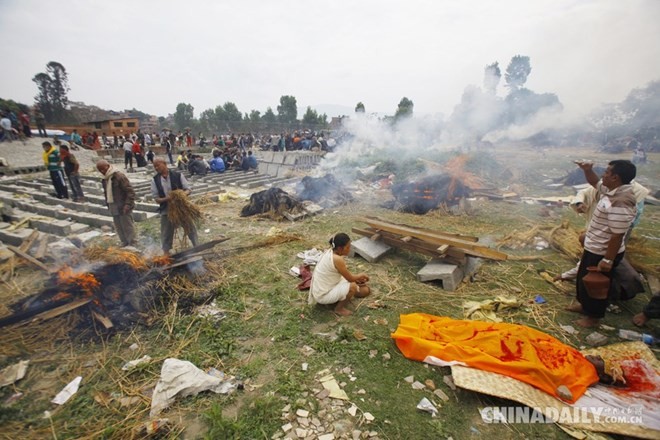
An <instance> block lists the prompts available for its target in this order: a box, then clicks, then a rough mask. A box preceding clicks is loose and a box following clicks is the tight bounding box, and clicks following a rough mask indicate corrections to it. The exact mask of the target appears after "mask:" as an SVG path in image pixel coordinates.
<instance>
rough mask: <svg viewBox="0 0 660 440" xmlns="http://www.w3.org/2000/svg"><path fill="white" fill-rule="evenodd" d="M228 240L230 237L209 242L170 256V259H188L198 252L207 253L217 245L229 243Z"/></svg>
mask: <svg viewBox="0 0 660 440" xmlns="http://www.w3.org/2000/svg"><path fill="white" fill-rule="evenodd" d="M227 240H229V237H222V238H218V239H216V240H212V241H208V242H206V243H202V244H199V245H197V246H195V247H191V248H188V249H186V250H183V251H181V252H177V253H176V254H172V255H170V258H172V260H180V259H182V258H184V257H186V258H187V257H188V256H189V255H192V254H195V253H197V252H201V251H205V250H207V249H211V248H212V247H214V246H215V245H217V244H220V243H222V242H224V241H227Z"/></svg>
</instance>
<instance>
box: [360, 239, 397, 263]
mask: <svg viewBox="0 0 660 440" xmlns="http://www.w3.org/2000/svg"><path fill="white" fill-rule="evenodd" d="M391 249H392V248H391V247H390V246H388V245H386V244H385V243H383V242H380V241H373V240H371V239H369V238H367V237H362V238H361V239H359V240H357V241H352V242H351V253H354V254H357V255H359V256H361V257H362V258H364V259H365V260H367V261H368V262H369V263H375V262H376V261H378V260H380V258H381V257H382V256H383V255H385V254H386V253H388V252H389V251H390V250H391Z"/></svg>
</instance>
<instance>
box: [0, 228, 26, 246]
mask: <svg viewBox="0 0 660 440" xmlns="http://www.w3.org/2000/svg"><path fill="white" fill-rule="evenodd" d="M33 231H34V230H33V229H29V228H23V229H15V230H13V231H8V230H6V229H2V230H0V241H1V242H3V243H5V244H10V245H12V246H20V245H21V243H23V240H25V239H26V238H28V237H29V236H30V234H32V232H33Z"/></svg>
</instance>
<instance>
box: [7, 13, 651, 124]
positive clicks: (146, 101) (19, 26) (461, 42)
mask: <svg viewBox="0 0 660 440" xmlns="http://www.w3.org/2000/svg"><path fill="white" fill-rule="evenodd" d="M0 41H3V54H2V63H1V68H0V72H1V73H0V97H2V98H5V99H14V100H16V101H19V102H24V103H32V101H33V98H34V96H35V95H36V93H37V88H36V84H35V83H33V82H32V77H33V76H34V75H35V74H36V73H38V72H42V71H45V66H46V64H47V63H48V62H49V61H58V62H60V63H61V64H63V65H64V67H65V68H66V69H67V71H68V73H69V86H70V88H71V91H70V92H69V99H70V100H73V101H84V102H85V103H87V104H93V105H97V106H100V107H102V108H106V109H113V110H122V109H126V108H133V107H135V108H137V109H140V110H142V111H145V112H147V113H151V114H156V115H166V114H168V113H173V112H174V110H175V108H176V105H177V103H179V102H186V103H190V104H192V105H193V106H194V108H195V116H198V115H199V113H200V112H202V111H203V110H205V109H208V108H213V107H215V106H216V105H218V104H223V103H225V102H227V101H231V102H234V103H235V104H236V105H237V106H238V108H239V110H241V111H242V112H243V113H245V112H249V111H250V110H253V109H255V110H259V111H261V112H262V113H263V111H265V110H266V108H267V107H268V106H270V107H272V108H273V110H274V111H275V112H276V107H277V105H278V103H279V98H280V96H282V95H293V96H295V97H296V99H297V102H298V105H299V107H301V106H302V107H305V106H307V105H311V106H312V107H315V106H319V105H324V104H335V105H343V106H346V107H348V108H349V109H351V110H352V109H353V108H354V107H355V105H356V104H357V102H359V101H362V102H363V103H364V104H365V106H366V110H367V112H384V113H388V114H393V113H394V111H395V109H396V106H397V104H398V103H399V101H400V100H401V98H402V97H404V96H405V97H408V98H409V99H411V100H412V101H413V102H414V104H415V107H414V111H415V113H416V114H420V113H425V114H428V113H430V114H434V113H444V114H445V116H448V115H449V114H450V113H451V111H452V109H453V107H454V106H455V105H456V104H457V103H458V102H459V101H460V97H461V94H462V92H463V89H464V88H465V86H466V85H468V84H475V85H481V83H482V79H483V68H484V66H486V65H487V64H489V63H491V62H494V61H499V63H500V66H501V69H502V71H503V72H504V70H505V69H506V66H507V65H508V63H509V60H510V59H511V57H512V56H514V55H517V54H521V55H528V56H529V57H530V58H531V65H532V73H531V75H530V77H529V79H528V82H527V84H526V86H527V87H528V88H530V89H532V90H534V91H535V92H537V93H544V92H554V93H557V94H558V96H559V98H560V100H561V101H562V103H563V104H564V105H565V108H566V110H567V111H568V112H571V113H579V112H583V111H586V110H589V109H591V108H593V107H594V106H596V105H598V104H600V103H602V102H613V101H619V100H621V99H623V98H624V97H625V96H626V94H627V93H628V92H629V91H630V89H631V88H634V87H640V86H644V85H645V84H646V83H648V82H649V81H651V80H654V79H660V0H625V1H624V0H583V1H580V0H498V1H494V0H473V1H469V0H452V1H450V0H405V1H403V0H401V1H390V0H332V1H328V0H326V1H317V0H306V1H304V0H279V1H272V0H217V1H213V0H188V1H169V0H158V1H155V0H131V1H128V0H112V1H107V0H105V1H97V0H57V1H51V0H0ZM503 82H504V81H502V84H503ZM505 93H506V90H505V89H504V88H503V87H502V85H500V90H499V94H500V95H504V94H505ZM299 116H301V115H299ZM328 116H336V115H335V114H328Z"/></svg>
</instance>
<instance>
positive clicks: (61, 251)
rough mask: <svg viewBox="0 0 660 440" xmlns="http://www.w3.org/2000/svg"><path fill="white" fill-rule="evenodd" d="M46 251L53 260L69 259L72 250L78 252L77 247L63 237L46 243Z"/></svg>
mask: <svg viewBox="0 0 660 440" xmlns="http://www.w3.org/2000/svg"><path fill="white" fill-rule="evenodd" d="M48 252H49V253H50V255H51V256H52V257H53V259H54V260H55V261H69V259H70V258H71V254H72V252H78V247H77V246H76V245H74V244H73V243H71V241H70V240H68V239H66V238H64V239H62V240H58V241H55V242H53V243H49V244H48Z"/></svg>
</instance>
